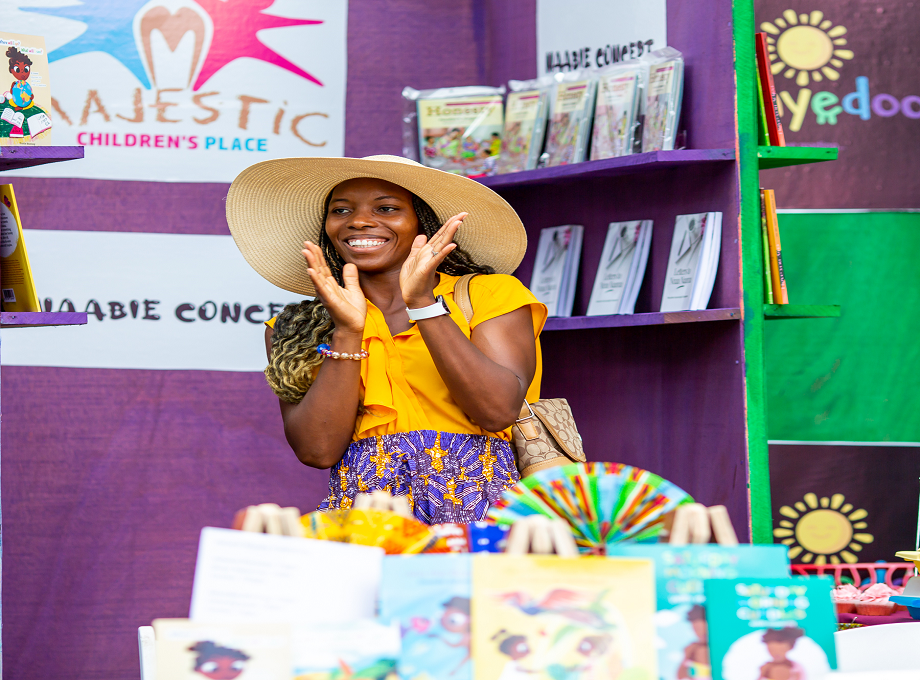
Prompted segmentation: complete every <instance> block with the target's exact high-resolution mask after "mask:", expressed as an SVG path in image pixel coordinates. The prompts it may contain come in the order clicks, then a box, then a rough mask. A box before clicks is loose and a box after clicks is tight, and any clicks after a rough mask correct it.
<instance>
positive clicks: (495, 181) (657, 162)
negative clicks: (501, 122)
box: [476, 149, 735, 189]
mask: <svg viewBox="0 0 920 680" xmlns="http://www.w3.org/2000/svg"><path fill="white" fill-rule="evenodd" d="M734 159H735V150H734V149H677V150H674V151H650V152H649V153H635V154H630V155H629V156H620V157H619V158H605V159H603V160H600V161H585V162H583V163H572V164H571V165H558V166H555V167H552V168H537V169H536V170H524V171H522V172H512V173H508V174H507V175H493V176H492V177H478V178H476V181H477V182H481V183H482V184H485V185H486V186H487V187H491V188H493V189H502V188H512V187H519V186H534V185H539V184H559V183H564V182H570V181H580V180H583V179H592V178H595V177H614V176H616V175H627V174H635V173H638V172H648V171H651V170H660V169H662V168H675V167H692V166H696V165H700V164H705V163H724V162H727V161H733V160H734Z"/></svg>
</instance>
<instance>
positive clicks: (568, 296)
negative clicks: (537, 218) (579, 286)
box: [530, 224, 584, 316]
mask: <svg viewBox="0 0 920 680" xmlns="http://www.w3.org/2000/svg"><path fill="white" fill-rule="evenodd" d="M583 231H584V228H583V227H582V226H581V225H578V224H566V225H564V226H561V227H548V228H546V229H541V230H540V241H539V243H538V244H537V254H536V257H535V258H534V264H533V274H532V275H531V278H530V290H531V291H533V294H534V295H535V296H536V298H537V299H538V300H539V301H540V302H542V303H543V304H545V305H546V306H547V308H548V309H549V316H571V315H572V305H573V303H574V301H575V287H576V283H577V279H578V265H579V260H580V258H581V238H582V233H583Z"/></svg>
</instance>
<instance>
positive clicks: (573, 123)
mask: <svg viewBox="0 0 920 680" xmlns="http://www.w3.org/2000/svg"><path fill="white" fill-rule="evenodd" d="M554 78H555V80H556V87H555V88H554V89H553V92H554V96H553V97H552V108H551V113H550V121H549V132H548V133H547V139H546V153H544V154H543V156H542V157H541V165H546V166H549V167H552V166H554V165H568V164H569V163H580V162H581V161H583V160H585V155H586V152H587V149H588V142H589V140H590V133H591V121H592V119H593V118H594V95H595V92H596V90H597V75H596V74H595V73H594V72H591V71H570V72H568V73H557V74H556V75H555V76H554Z"/></svg>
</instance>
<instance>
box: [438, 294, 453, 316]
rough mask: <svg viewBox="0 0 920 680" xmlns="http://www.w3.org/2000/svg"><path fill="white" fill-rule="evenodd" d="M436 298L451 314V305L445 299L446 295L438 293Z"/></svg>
mask: <svg viewBox="0 0 920 680" xmlns="http://www.w3.org/2000/svg"><path fill="white" fill-rule="evenodd" d="M436 300H437V301H438V302H440V303H441V306H442V307H444V311H445V312H447V313H448V314H450V307H448V306H447V300H445V299H444V296H443V295H438V297H437V298H436Z"/></svg>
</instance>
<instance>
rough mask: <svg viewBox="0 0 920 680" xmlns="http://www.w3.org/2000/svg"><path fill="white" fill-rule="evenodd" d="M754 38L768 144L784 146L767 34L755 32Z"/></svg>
mask: <svg viewBox="0 0 920 680" xmlns="http://www.w3.org/2000/svg"><path fill="white" fill-rule="evenodd" d="M754 38H755V47H756V52H757V73H758V75H759V76H760V87H761V91H762V93H763V106H764V111H765V113H766V118H767V130H768V131H769V133H770V145H771V146H786V138H785V136H784V135H783V121H782V120H781V119H780V117H779V103H778V102H777V100H776V86H775V84H774V83H773V72H772V71H771V70H770V57H769V54H770V53H769V51H768V50H767V34H766V33H755V34H754Z"/></svg>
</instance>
